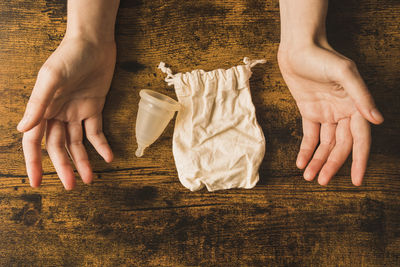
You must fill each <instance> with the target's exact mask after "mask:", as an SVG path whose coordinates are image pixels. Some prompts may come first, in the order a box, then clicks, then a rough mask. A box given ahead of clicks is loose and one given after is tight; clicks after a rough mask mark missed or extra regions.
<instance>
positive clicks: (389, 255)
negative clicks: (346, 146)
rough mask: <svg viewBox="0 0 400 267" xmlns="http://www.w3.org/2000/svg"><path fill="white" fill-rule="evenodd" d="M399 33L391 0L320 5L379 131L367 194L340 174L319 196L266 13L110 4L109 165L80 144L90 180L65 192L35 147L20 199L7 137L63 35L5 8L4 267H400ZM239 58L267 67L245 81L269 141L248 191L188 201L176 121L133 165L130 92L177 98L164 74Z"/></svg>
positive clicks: (275, 12)
mask: <svg viewBox="0 0 400 267" xmlns="http://www.w3.org/2000/svg"><path fill="white" fill-rule="evenodd" d="M399 24H400V5H399V2H398V1H396V0H385V1H378V0H366V1H355V0H352V1H331V3H330V10H329V16H328V33H329V39H330V40H331V43H332V45H333V47H335V48H336V49H337V50H338V51H340V52H342V53H344V54H345V55H346V56H348V57H350V58H352V59H354V60H355V61H356V62H357V63H358V66H359V69H360V72H361V73H362V75H363V77H364V78H365V80H366V82H367V84H368V85H369V88H370V90H371V92H372V94H373V96H374V97H375V99H376V102H377V104H378V106H379V107H380V108H381V110H382V111H383V113H384V115H385V119H386V121H385V122H384V124H383V125H381V126H378V127H376V126H373V127H372V135H373V145H372V149H371V157H370V162H369V166H368V170H367V174H366V177H365V182H364V184H363V186H361V187H354V186H352V184H351V180H350V177H349V174H350V161H347V162H346V164H345V165H344V167H343V168H342V169H341V170H340V172H339V174H338V175H337V176H336V177H335V179H334V180H333V181H332V182H331V183H330V185H329V186H327V187H321V186H319V185H318V184H317V183H316V182H311V183H309V182H306V181H304V180H303V178H302V177H301V176H302V173H301V171H299V170H297V169H296V167H295V158H296V153H297V151H298V147H299V144H300V140H301V136H302V131H301V120H300V115H299V112H298V110H297V108H296V105H295V102H294V101H293V99H292V97H291V95H290V94H289V91H288V90H287V88H286V86H285V83H284V81H283V79H282V77H281V75H280V72H279V69H278V66H277V62H276V52H277V47H278V44H279V32H280V30H279V7H278V1H264V0H247V1H233V0H218V1H208V0H199V1H150V0H149V1H128V0H125V1H122V2H121V6H120V9H119V13H118V19H117V26H116V38H117V43H118V59H117V66H116V70H115V75H114V79H113V83H112V86H111V90H110V93H109V95H108V97H107V101H106V105H105V108H104V131H105V134H106V136H107V138H108V140H109V141H110V144H111V146H112V148H113V150H114V153H115V160H114V162H112V163H111V164H107V163H105V162H104V161H103V160H102V159H101V158H100V157H99V156H98V155H97V154H96V153H95V151H94V149H93V148H92V147H91V146H90V145H89V144H88V143H87V142H85V144H86V145H87V147H88V150H89V156H90V158H91V162H92V166H93V169H94V170H95V173H96V179H95V182H94V184H93V185H90V186H87V185H84V184H83V183H82V182H81V181H78V184H77V188H76V189H75V190H73V191H70V192H67V191H65V190H64V189H63V187H62V185H61V183H60V182H59V180H58V178H57V175H56V174H55V171H54V169H53V166H52V164H51V162H50V160H49V158H48V156H47V154H46V151H45V150H44V149H43V154H44V163H43V164H44V165H43V168H44V176H43V183H42V186H41V188H39V189H32V188H30V187H29V181H28V178H27V176H26V173H25V167H24V159H23V154H22V148H21V138H22V136H21V134H20V133H18V132H17V131H16V129H15V127H16V124H17V123H18V121H19V119H20V118H21V116H22V113H23V111H24V107H25V104H26V102H27V100H28V98H29V95H30V92H31V88H32V86H33V85H34V82H35V76H36V74H37V71H38V70H39V68H40V66H41V64H42V63H43V62H44V61H45V59H46V58H47V57H48V56H49V55H50V54H51V52H52V51H54V50H55V48H56V47H57V45H58V44H59V42H60V41H61V39H62V37H63V34H64V30H65V26H66V4H65V1H57V0H46V1H45V0H40V1H23V0H13V1H11V0H7V1H1V2H0V42H1V45H0V96H1V98H0V114H1V117H0V167H1V168H0V218H1V222H0V265H1V266H44V265H45V266H85V265H86V266H121V265H122V266H130V265H136V266H159V265H161V266H194V265H204V266H238V265H241V266H399V265H400V198H399V192H400V169H399V168H400V138H399V130H400V120H399V114H400V113H399V110H400V87H399V84H400V80H399V77H400V61H399V57H400V49H399V47H400V46H399V43H400V29H399ZM244 56H249V57H251V58H265V59H267V60H268V64H265V65H263V66H261V65H259V66H257V67H256V68H255V69H254V73H253V77H252V78H251V88H252V96H253V100H254V103H255V106H256V109H257V117H258V120H259V123H260V124H261V125H262V128H263V131H264V134H265V137H266V140H267V152H266V156H265V159H264V161H263V163H262V166H261V169H260V177H261V179H260V182H259V184H258V185H257V186H256V187H255V188H254V189H251V190H226V191H221V192H215V193H209V192H207V191H206V190H201V191H198V192H193V193H192V192H189V191H188V190H187V189H185V188H184V187H183V186H182V185H181V184H180V183H179V181H178V178H177V173H176V169H175V165H174V161H173V157H172V152H171V142H172V133H173V123H171V124H170V125H169V126H168V128H167V130H166V132H165V133H164V135H163V136H162V137H161V138H160V139H159V140H158V141H157V142H156V143H155V144H154V145H153V146H152V147H151V148H149V149H148V150H147V152H146V154H145V156H144V157H143V158H139V159H138V158H136V157H135V156H134V151H135V149H136V143H135V136H134V126H135V118H136V112H137V103H138V100H139V96H138V92H139V90H140V89H141V88H150V89H154V90H158V91H160V92H162V93H165V94H168V95H170V96H173V97H174V92H173V89H172V88H171V87H168V86H167V85H166V83H165V82H164V80H163V78H164V74H162V73H161V72H160V71H159V70H158V69H157V65H158V63H159V62H160V61H165V62H167V63H168V64H169V65H170V66H171V67H172V69H173V71H174V72H178V71H179V72H181V71H189V70H191V69H194V68H202V69H205V70H212V69H214V68H228V67H230V66H232V65H236V64H240V63H241V60H242V59H243V57H244ZM79 180H80V179H79Z"/></svg>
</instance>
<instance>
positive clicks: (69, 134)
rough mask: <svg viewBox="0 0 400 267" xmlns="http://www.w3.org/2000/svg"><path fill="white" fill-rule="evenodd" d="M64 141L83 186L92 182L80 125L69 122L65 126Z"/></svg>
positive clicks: (91, 173)
mask: <svg viewBox="0 0 400 267" xmlns="http://www.w3.org/2000/svg"><path fill="white" fill-rule="evenodd" d="M66 126H67V131H66V140H67V149H68V152H69V154H70V156H71V158H72V160H73V161H74V164H75V167H76V170H77V171H78V173H79V175H80V176H81V178H82V181H83V182H84V183H85V184H89V183H91V182H92V181H93V172H92V168H91V167H90V163H89V158H88V155H87V153H86V149H85V146H84V145H83V143H82V138H83V134H82V123H81V122H70V123H68V124H67V125H66Z"/></svg>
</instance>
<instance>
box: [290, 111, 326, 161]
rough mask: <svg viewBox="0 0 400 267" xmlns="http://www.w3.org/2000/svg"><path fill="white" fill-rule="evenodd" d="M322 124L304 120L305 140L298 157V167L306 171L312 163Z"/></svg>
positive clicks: (302, 142)
mask: <svg viewBox="0 0 400 267" xmlns="http://www.w3.org/2000/svg"><path fill="white" fill-rule="evenodd" d="M319 129H320V124H319V123H315V122H312V121H309V120H306V119H304V118H303V139H302V141H301V145H300V151H299V154H298V155H297V160H296V165H297V167H298V168H299V169H304V168H305V167H306V165H307V163H308V162H309V161H310V159H311V157H312V155H313V153H314V151H315V148H316V147H317V145H318V141H319Z"/></svg>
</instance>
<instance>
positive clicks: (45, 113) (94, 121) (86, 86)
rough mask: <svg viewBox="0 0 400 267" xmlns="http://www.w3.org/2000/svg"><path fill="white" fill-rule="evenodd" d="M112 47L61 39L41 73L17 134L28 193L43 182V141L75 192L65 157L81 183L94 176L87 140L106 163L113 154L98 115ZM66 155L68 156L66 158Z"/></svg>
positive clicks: (112, 58) (112, 57) (111, 63)
mask: <svg viewBox="0 0 400 267" xmlns="http://www.w3.org/2000/svg"><path fill="white" fill-rule="evenodd" d="M115 58H116V46H115V42H114V41H110V42H102V43H95V42H91V41H89V40H85V39H83V38H75V37H73V38H68V37H66V38H64V40H63V41H62V42H61V44H60V46H59V47H58V48H57V49H56V51H55V52H54V53H53V54H52V55H51V56H50V57H49V58H48V59H47V61H46V62H45V63H44V65H43V66H42V68H41V69H40V71H39V74H38V77H37V80H36V84H35V86H34V88H33V90H32V94H31V96H30V99H29V101H28V104H27V106H26V110H25V114H24V117H23V119H22V120H21V122H20V123H19V125H18V130H19V131H21V132H24V135H23V140H22V145H23V150H24V156H25V162H26V169H27V173H28V176H29V180H30V184H31V186H32V187H38V186H39V185H40V183H41V179H42V166H41V140H42V138H43V135H44V133H46V149H47V151H48V154H49V156H50V159H51V160H52V162H53V165H54V167H55V169H56V171H57V174H58V176H59V178H60V180H61V182H62V183H63V185H64V187H65V188H66V189H72V188H73V187H74V186H75V175H74V172H73V168H72V165H71V163H70V160H69V158H68V154H69V155H70V157H71V159H72V160H73V162H74V164H75V167H76V169H77V171H78V173H79V175H80V176H81V178H82V180H83V182H84V183H90V182H91V181H92V180H93V172H92V169H91V166H90V163H89V160H88V155H87V153H86V150H85V147H84V146H83V144H82V136H83V130H82V124H83V125H84V127H85V132H86V137H87V139H88V140H89V141H90V143H91V144H92V145H93V146H94V148H95V149H96V151H97V152H98V153H99V154H100V155H101V156H102V157H103V158H104V160H105V161H106V162H111V161H112V159H113V154H112V151H111V149H110V147H109V145H108V143H107V140H106V138H105V137H104V134H103V132H102V109H103V106H104V101H105V97H106V95H107V92H108V90H109V88H110V84H111V79H112V76H113V72H114V66H115ZM67 152H68V154H67Z"/></svg>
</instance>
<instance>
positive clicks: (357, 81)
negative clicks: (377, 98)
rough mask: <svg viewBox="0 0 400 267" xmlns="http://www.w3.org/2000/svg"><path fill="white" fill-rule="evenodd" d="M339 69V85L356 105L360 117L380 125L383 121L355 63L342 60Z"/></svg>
mask: <svg viewBox="0 0 400 267" xmlns="http://www.w3.org/2000/svg"><path fill="white" fill-rule="evenodd" d="M343 62H344V63H343V66H342V68H339V69H340V73H341V75H340V76H341V77H340V79H339V80H340V83H341V85H342V86H343V88H344V90H345V91H346V92H347V93H348V94H349V95H350V97H351V98H352V99H353V101H354V102H355V104H356V107H357V109H358V110H359V112H360V113H361V115H362V116H363V117H364V118H365V119H366V120H368V121H370V122H371V123H374V124H381V123H382V122H383V120H384V118H383V116H382V114H381V113H380V112H379V110H378V109H377V107H376V105H375V102H374V99H373V98H372V96H371V94H370V92H369V91H368V88H367V86H366V84H365V82H364V80H363V79H362V77H361V75H360V73H359V72H358V69H357V67H356V65H355V63H354V62H353V61H351V60H348V59H346V60H344V61H343Z"/></svg>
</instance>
